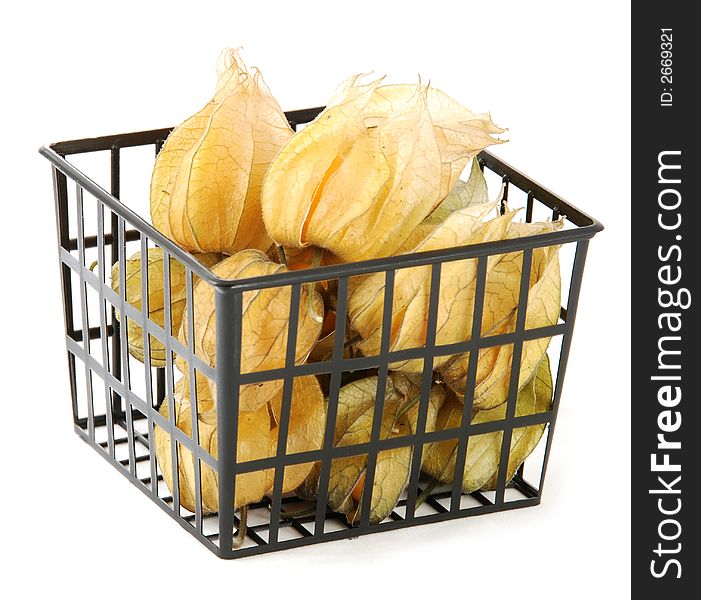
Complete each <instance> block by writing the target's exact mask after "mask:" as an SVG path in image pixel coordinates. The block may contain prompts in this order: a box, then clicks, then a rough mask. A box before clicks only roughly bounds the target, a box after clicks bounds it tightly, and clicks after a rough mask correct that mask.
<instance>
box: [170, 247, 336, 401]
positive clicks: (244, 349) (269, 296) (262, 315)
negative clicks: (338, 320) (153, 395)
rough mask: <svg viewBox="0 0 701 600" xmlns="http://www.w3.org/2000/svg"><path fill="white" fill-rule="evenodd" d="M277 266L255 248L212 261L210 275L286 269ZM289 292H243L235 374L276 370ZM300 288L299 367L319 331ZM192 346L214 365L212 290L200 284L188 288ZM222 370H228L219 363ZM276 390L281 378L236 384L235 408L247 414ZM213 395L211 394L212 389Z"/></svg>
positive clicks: (317, 304) (318, 307)
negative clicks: (238, 386) (191, 300)
mask: <svg viewBox="0 0 701 600" xmlns="http://www.w3.org/2000/svg"><path fill="white" fill-rule="evenodd" d="M286 270H287V268H286V267H285V266H283V265H278V264H275V263H272V262H269V261H268V260H267V258H266V256H265V254H263V253H262V252H260V251H259V250H242V251H241V252H238V253H237V254H235V255H233V256H230V257H228V258H226V259H225V260H223V261H222V262H220V263H218V264H217V265H216V266H215V267H214V268H213V269H212V272H213V273H214V274H215V275H217V276H218V277H222V278H224V279H244V278H248V277H258V276H263V275H271V274H273V273H280V272H284V271H286ZM291 293H292V291H291V288H290V287H289V286H284V287H273V288H265V289H262V290H256V291H250V292H244V293H243V314H242V330H241V373H251V372H254V371H266V370H269V369H277V368H281V367H283V366H284V364H285V355H286V352H287V334H288V320H289V312H290V298H291ZM308 293H309V289H308V288H307V287H306V286H305V287H303V288H302V292H301V295H300V309H299V320H298V325H297V347H296V352H295V364H301V363H303V362H304V361H305V360H306V358H307V356H308V355H309V352H310V351H311V349H312V348H313V346H314V344H315V343H316V341H317V339H318V337H319V333H320V331H321V323H318V322H317V321H316V320H315V319H314V317H313V316H312V315H311V314H310V311H309V310H308V301H307V294H308ZM313 294H314V297H313V302H312V306H313V311H314V312H315V313H316V314H323V301H322V299H321V296H320V295H319V294H318V293H317V292H316V291H314V292H313ZM187 331H188V324H187V315H185V318H184V319H183V324H182V326H181V328H180V333H179V338H180V340H181V341H182V343H183V344H184V345H187ZM194 331H195V335H194V340H193V342H194V348H195V354H196V356H198V357H200V358H201V359H202V360H203V361H205V362H206V363H208V364H209V365H210V366H212V367H216V366H217V365H216V319H215V313H214V289H213V288H212V286H211V285H209V284H208V283H207V282H205V281H201V282H199V283H198V284H197V286H195V290H194ZM221 367H222V368H230V367H229V365H222V366H221ZM281 388H282V380H275V381H268V382H263V383H258V384H251V385H245V386H241V389H240V393H239V406H240V408H241V410H247V411H252V410H256V409H258V408H259V407H261V406H263V405H264V404H265V403H266V402H269V401H270V400H272V399H273V398H274V397H275V395H276V394H277V393H278V392H279V390H280V389H281ZM212 393H213V394H214V390H213V389H212Z"/></svg>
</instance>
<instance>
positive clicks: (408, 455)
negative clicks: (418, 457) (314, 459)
mask: <svg viewBox="0 0 701 600" xmlns="http://www.w3.org/2000/svg"><path fill="white" fill-rule="evenodd" d="M377 381H378V378H377V376H374V375H373V376H369V377H365V378H363V379H360V380H357V381H354V382H352V383H349V384H346V385H345V386H343V387H342V388H341V390H340V392H339V396H338V416H337V419H336V430H335V433H334V447H347V446H352V445H356V444H365V443H367V442H369V441H370V439H371V434H372V427H373V415H374V411H375V403H376V394H377ZM420 393H421V385H420V380H419V381H412V380H410V379H408V378H407V377H405V376H403V375H402V374H400V373H390V375H389V378H388V382H387V387H386V390H385V399H384V413H383V415H382V422H381V426H380V439H390V438H401V437H403V436H407V435H411V434H413V433H415V432H416V425H417V417H418V408H419V407H418V398H419V395H420ZM444 396H445V389H444V388H443V387H442V386H438V385H434V386H432V388H431V393H430V397H429V405H428V412H427V419H426V431H433V426H434V423H435V419H436V413H437V411H438V408H439V407H440V405H441V403H442V401H443V398H444ZM413 451H414V449H413V446H411V445H408V444H407V446H402V447H399V448H392V449H389V450H382V451H380V452H378V454H377V462H376V467H375V478H374V480H373V486H372V497H371V499H370V515H369V522H370V524H376V523H379V522H381V521H383V520H384V519H385V518H386V517H387V516H389V514H390V513H391V512H392V510H394V507H395V506H396V505H397V502H398V501H399V497H400V496H401V494H402V492H403V491H404V490H405V489H406V486H407V484H408V482H409V476H410V473H411V461H412V456H413ZM319 474H320V463H316V464H315V467H314V469H313V470H312V472H311V473H310V474H309V477H308V478H307V479H306V481H305V482H304V484H303V485H302V486H301V487H300V488H299V489H298V490H297V494H298V495H299V496H300V497H302V498H307V499H312V500H313V499H316V498H317V495H318V487H319ZM366 474H367V454H358V455H354V456H349V457H343V458H337V459H334V460H333V461H332V462H331V470H330V478H329V488H328V505H329V507H330V508H331V509H332V510H334V511H336V512H342V513H345V515H346V518H347V519H348V522H349V523H350V524H357V523H359V522H360V518H361V514H360V511H361V506H362V502H363V493H364V484H365V477H366Z"/></svg>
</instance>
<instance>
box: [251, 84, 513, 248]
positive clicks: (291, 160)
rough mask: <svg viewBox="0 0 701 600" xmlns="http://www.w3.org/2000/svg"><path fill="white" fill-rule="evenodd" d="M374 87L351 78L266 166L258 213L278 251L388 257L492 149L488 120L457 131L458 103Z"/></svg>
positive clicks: (417, 91)
mask: <svg viewBox="0 0 701 600" xmlns="http://www.w3.org/2000/svg"><path fill="white" fill-rule="evenodd" d="M379 83H380V81H379V80H378V81H373V82H371V83H368V84H363V83H360V77H359V76H356V77H352V78H350V79H349V80H348V81H347V82H346V83H345V84H344V85H343V86H342V87H341V89H340V90H339V92H338V94H337V96H336V98H334V100H332V101H331V102H330V103H329V105H328V107H327V108H326V109H325V110H324V111H323V112H322V113H321V114H320V115H319V116H318V117H317V118H316V119H315V120H314V121H313V122H312V123H310V124H309V125H307V126H306V127H305V128H304V129H303V130H302V131H300V132H299V133H297V134H296V135H295V136H294V137H293V138H292V140H291V141H290V142H289V143H288V144H287V145H286V146H285V147H284V148H283V149H282V151H281V152H280V153H279V154H278V156H277V157H276V158H275V160H274V161H273V163H272V164H271V166H270V169H269V171H268V174H267V176H266V178H265V181H264V184H263V193H262V207H263V218H264V220H265V223H266V227H267V228H268V231H269V233H270V235H271V237H272V238H273V239H274V240H275V241H276V243H278V244H280V245H283V246H289V247H304V246H309V245H315V246H319V247H322V248H327V249H329V250H330V251H332V252H333V253H334V254H336V255H337V256H339V257H340V258H341V259H342V260H344V261H358V260H364V259H369V258H376V257H379V256H388V255H391V254H394V253H395V252H396V250H397V249H398V248H399V247H400V246H401V245H402V243H403V242H404V241H405V240H406V238H407V237H408V236H409V235H410V233H411V232H412V231H413V230H414V229H415V228H416V227H417V225H419V223H421V221H422V220H423V219H424V218H425V217H426V216H427V215H428V214H429V213H430V212H431V211H432V210H433V209H434V208H435V207H436V206H437V205H438V204H439V203H440V202H441V200H443V198H445V196H446V195H447V194H448V193H449V191H450V190H451V189H452V187H453V185H454V184H455V182H456V181H457V179H458V176H459V174H460V171H462V169H463V167H464V166H465V165H466V164H467V162H468V161H469V159H470V158H471V157H472V156H474V155H475V154H476V153H477V152H479V150H481V149H482V148H484V147H485V146H487V145H489V144H493V143H496V142H497V141H498V140H496V139H494V138H492V137H491V135H490V133H492V132H494V133H498V132H501V131H502V130H501V129H499V128H496V126H494V125H493V123H491V121H489V120H488V119H487V120H484V119H473V121H471V125H469V126H467V125H466V126H464V127H461V126H460V120H459V118H457V117H455V114H454V109H455V106H454V105H457V106H459V105H458V104H457V103H455V102H454V101H452V102H453V105H450V106H448V104H447V103H445V102H443V101H442V100H441V101H439V102H436V101H435V100H433V99H434V98H441V99H442V98H443V97H445V98H447V96H445V95H444V94H441V93H440V92H437V91H435V90H432V89H431V88H427V87H423V86H421V85H420V84H419V85H418V86H406V87H407V89H411V93H408V94H405V93H404V91H405V87H404V86H383V87H380V86H379ZM395 87H396V90H395V91H391V90H390V91H387V90H385V88H392V89H393V90H394V89H395ZM382 90H385V91H384V92H383V91H382ZM378 94H379V95H378ZM385 96H389V97H391V100H387V99H386V98H385ZM368 107H370V108H368ZM465 111H466V109H465ZM434 112H435V114H434ZM444 112H445V114H444ZM468 113H469V115H472V113H470V112H469V111H466V112H464V111H463V113H462V114H463V116H464V117H465V118H467V114H468ZM472 116H474V115H472ZM444 117H445V118H444ZM456 119H457V120H456ZM451 127H452V128H453V129H450V128H451Z"/></svg>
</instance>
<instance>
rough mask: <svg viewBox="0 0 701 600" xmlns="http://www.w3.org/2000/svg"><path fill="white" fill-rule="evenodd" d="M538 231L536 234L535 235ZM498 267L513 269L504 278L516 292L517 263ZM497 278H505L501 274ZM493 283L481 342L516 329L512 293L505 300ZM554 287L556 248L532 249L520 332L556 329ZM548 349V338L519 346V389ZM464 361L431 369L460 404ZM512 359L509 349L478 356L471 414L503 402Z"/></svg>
mask: <svg viewBox="0 0 701 600" xmlns="http://www.w3.org/2000/svg"><path fill="white" fill-rule="evenodd" d="M519 225H520V227H519V230H520V231H521V232H525V233H524V235H527V234H528V232H531V233H533V232H535V233H542V232H543V228H545V227H546V226H548V224H536V223H533V224H525V223H523V224H519ZM539 227H540V230H538V229H537V228H539ZM549 227H550V228H552V229H550V230H553V229H556V228H558V227H559V225H558V224H549ZM514 254H520V253H514ZM504 264H505V265H509V266H510V267H513V268H514V270H513V271H512V272H511V273H510V274H509V276H508V280H509V281H510V282H511V283H510V284H509V287H508V289H512V290H518V285H519V283H515V282H516V280H518V281H519V282H520V277H521V270H520V267H519V265H520V264H521V261H520V259H519V258H518V257H516V258H514V259H512V260H509V261H507V262H505V263H504ZM502 275H504V276H505V277H506V275H505V274H502ZM494 282H495V285H490V283H489V281H488V284H487V292H486V296H485V309H486V308H487V306H490V307H491V308H490V310H487V311H486V312H485V318H484V320H483V334H482V335H483V337H487V336H492V335H499V334H503V333H508V332H512V331H514V330H515V328H516V320H517V318H518V311H517V310H516V306H517V304H518V292H517V291H516V292H515V294H514V295H513V296H511V295H510V294H508V293H506V294H505V293H503V292H504V290H506V289H507V287H506V286H505V285H504V283H503V281H500V280H499V279H498V278H496V279H494ZM560 285H561V284H560V262H559V246H547V247H544V248H537V249H535V250H534V252H533V263H532V267H531V277H530V289H529V292H528V309H527V311H526V323H525V328H526V329H534V328H538V327H546V326H549V325H555V324H557V322H558V320H559V317H560ZM514 286H515V287H514ZM490 323H491V326H490ZM485 324H486V326H485ZM484 330H486V333H485V332H484ZM549 343H550V338H538V339H535V340H529V341H526V342H524V343H523V349H522V355H521V365H520V373H519V387H520V386H521V385H523V384H524V383H525V382H526V381H528V380H529V379H530V378H531V376H532V375H533V372H534V371H535V368H536V366H537V365H538V363H539V362H540V361H541V359H542V358H543V355H544V354H545V351H546V350H547V347H548V344H549ZM468 358H469V353H468V354H462V355H456V356H454V357H452V358H451V360H449V361H447V362H446V363H444V364H443V365H440V366H439V367H438V368H437V370H438V371H439V372H440V373H441V376H442V378H443V380H444V381H445V383H446V385H447V386H448V387H449V388H451V389H452V390H453V391H455V392H456V394H457V395H458V397H460V398H462V397H463V396H464V394H465V387H466V384H467V366H468ZM512 358H513V344H506V345H503V346H495V347H492V348H487V349H483V350H481V351H480V356H479V359H478V373H477V378H476V381H475V394H474V401H473V406H474V407H475V408H478V409H489V408H494V407H495V406H498V405H499V404H501V403H502V402H505V401H506V398H507V395H508V391H509V389H508V388H509V379H510V374H511V360H512Z"/></svg>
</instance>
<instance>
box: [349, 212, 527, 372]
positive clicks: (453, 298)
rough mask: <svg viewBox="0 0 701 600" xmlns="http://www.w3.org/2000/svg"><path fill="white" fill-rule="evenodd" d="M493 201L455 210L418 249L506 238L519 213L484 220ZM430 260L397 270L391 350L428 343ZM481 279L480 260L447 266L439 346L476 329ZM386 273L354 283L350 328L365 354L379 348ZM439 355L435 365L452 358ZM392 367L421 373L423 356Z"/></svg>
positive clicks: (375, 352) (495, 258)
mask: <svg viewBox="0 0 701 600" xmlns="http://www.w3.org/2000/svg"><path fill="white" fill-rule="evenodd" d="M493 209H494V205H493V204H487V205H479V206H476V207H469V208H465V209H461V210H457V211H455V212H453V213H452V214H451V215H450V216H449V217H448V218H447V219H446V220H445V221H444V222H443V223H441V224H440V225H439V226H437V227H436V228H435V229H434V230H433V231H432V232H431V234H430V235H429V236H428V237H427V238H426V239H425V240H423V241H422V242H421V243H419V244H418V245H417V246H416V247H415V248H414V249H413V251H414V252H422V251H428V250H439V249H445V248H451V247H454V246H461V245H464V244H468V243H472V244H477V243H482V242H488V241H493V240H500V239H503V238H504V237H506V234H507V231H508V228H509V225H510V223H511V220H512V219H513V218H514V215H515V212H509V213H506V214H504V215H502V216H499V217H496V218H493V219H490V220H488V221H486V222H485V221H484V219H485V218H486V216H487V215H488V214H489V213H490V212H491V211H492V210H493ZM503 258H504V255H496V256H490V257H489V259H488V267H487V268H488V269H494V268H495V267H496V265H497V264H498V262H499V261H500V260H502V259H503ZM431 270H432V267H431V265H427V266H422V267H411V268H408V269H400V270H398V271H397V272H396V274H395V280H394V297H393V305H392V307H393V308H392V310H393V314H392V325H391V329H390V343H389V350H390V351H397V350H403V349H407V348H417V347H421V346H423V345H424V344H425V343H426V328H427V320H428V312H429V299H430V290H431ZM476 281H477V259H467V260H460V261H453V262H446V263H444V264H443V265H442V269H441V281H440V289H439V296H440V300H439V302H438V312H437V319H436V345H443V344H451V343H456V342H463V341H466V340H468V339H470V335H471V332H472V317H473V304H474V296H475V291H476ZM384 289H385V274H384V273H374V274H372V275H370V276H368V277H366V278H364V279H363V280H362V281H361V282H360V283H359V284H357V285H355V286H353V288H352V290H351V293H350V295H349V298H348V314H349V317H350V326H351V329H352V330H353V331H355V332H357V333H358V334H359V335H360V336H361V338H362V340H361V341H360V342H358V343H357V344H356V346H355V347H356V349H358V350H359V351H360V352H361V353H362V354H364V355H366V356H374V355H378V354H379V353H380V346H381V338H382V315H383V310H384ZM449 358H450V357H449V356H445V357H440V356H438V357H435V358H434V364H433V368H434V369H438V368H439V367H440V365H441V364H443V363H444V362H445V361H447V360H449ZM390 369H393V370H396V371H404V372H420V371H421V370H422V369H423V360H422V359H414V360H407V361H403V362H398V363H392V364H391V365H390Z"/></svg>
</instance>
